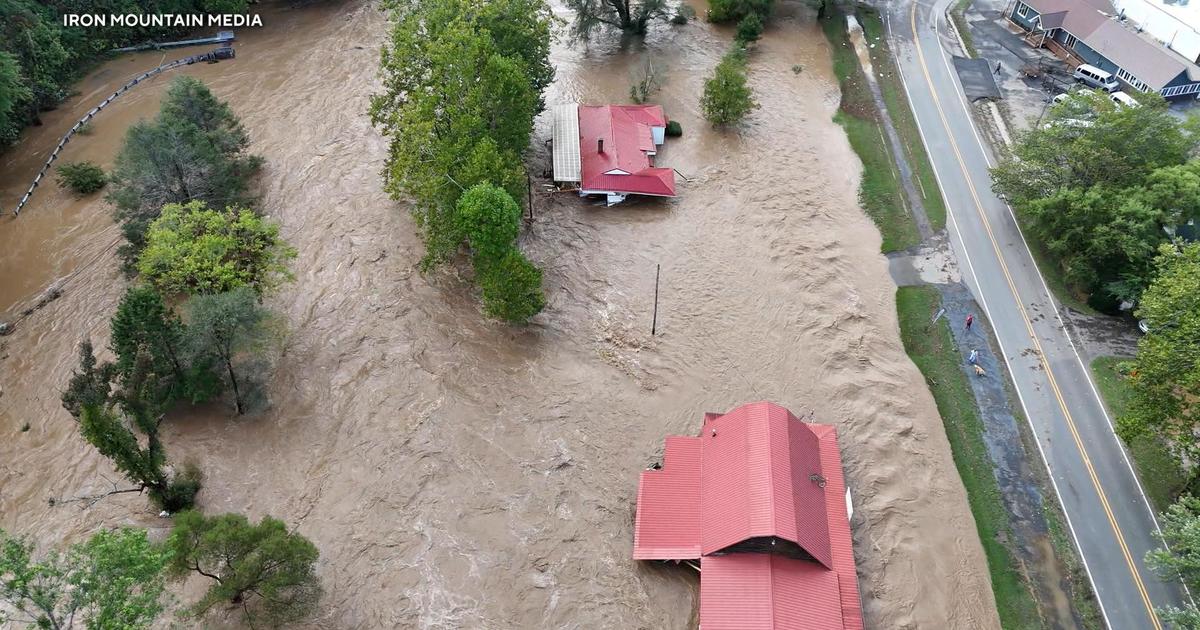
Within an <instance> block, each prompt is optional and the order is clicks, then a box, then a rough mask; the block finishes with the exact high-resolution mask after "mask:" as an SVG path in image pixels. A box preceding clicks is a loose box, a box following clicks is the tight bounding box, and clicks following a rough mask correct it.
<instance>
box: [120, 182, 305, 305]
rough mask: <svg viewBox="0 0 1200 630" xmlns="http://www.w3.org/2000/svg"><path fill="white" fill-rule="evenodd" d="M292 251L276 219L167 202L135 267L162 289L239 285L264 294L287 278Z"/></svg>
mask: <svg viewBox="0 0 1200 630" xmlns="http://www.w3.org/2000/svg"><path fill="white" fill-rule="evenodd" d="M295 256H296V250H294V249H292V248H291V247H289V246H288V245H287V243H285V242H283V240H282V239H281V238H279V224H277V223H274V222H271V221H268V220H265V219H263V218H262V217H260V216H258V215H256V214H254V213H253V212H251V211H249V210H246V209H242V208H234V207H229V208H226V209H224V210H214V209H210V208H209V207H208V206H206V205H205V204H204V202H201V201H193V202H191V203H188V204H186V205H180V204H168V205H167V206H165V207H163V209H162V214H161V216H159V217H158V218H157V219H155V220H154V222H153V223H151V224H150V226H149V228H148V230H147V231H146V247H145V249H143V250H142V253H141V255H140V256H139V257H138V261H137V269H138V271H139V272H141V274H142V277H144V278H145V279H146V280H147V281H149V282H150V283H151V284H153V285H154V286H156V287H157V288H158V289H159V290H160V291H162V292H164V293H166V294H168V295H172V294H181V293H183V294H203V293H221V292H224V291H230V290H232V289H236V288H238V287H242V286H248V287H251V288H252V289H254V290H255V291H256V292H257V293H258V294H260V295H261V294H264V293H267V292H269V291H271V290H272V289H274V288H276V287H277V286H278V285H279V284H280V282H282V281H284V280H287V279H290V277H291V276H290V274H289V273H288V270H287V264H286V263H287V261H288V260H289V259H291V258H294V257H295Z"/></svg>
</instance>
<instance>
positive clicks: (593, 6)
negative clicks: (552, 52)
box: [567, 0, 671, 41]
mask: <svg viewBox="0 0 1200 630" xmlns="http://www.w3.org/2000/svg"><path fill="white" fill-rule="evenodd" d="M567 8H569V9H571V10H572V11H574V12H575V20H574V21H573V22H572V23H571V38H572V39H573V40H584V41H586V40H588V39H591V37H592V35H593V34H595V32H596V31H598V30H600V29H604V28H611V29H616V30H619V31H622V32H625V33H631V34H634V35H642V34H645V32H646V29H647V27H648V26H649V25H650V22H651V21H652V20H663V21H665V20H668V19H670V18H671V12H670V6H669V5H668V4H667V2H666V0H567Z"/></svg>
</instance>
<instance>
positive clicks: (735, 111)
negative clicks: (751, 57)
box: [700, 50, 758, 125]
mask: <svg viewBox="0 0 1200 630" xmlns="http://www.w3.org/2000/svg"><path fill="white" fill-rule="evenodd" d="M757 106H758V105H757V104H755V102H754V97H753V95H752V94H751V92H750V86H748V85H747V84H746V55H745V53H744V52H742V51H741V50H734V51H731V52H729V53H726V55H725V56H724V57H722V58H721V63H719V64H717V67H716V69H715V70H713V76H712V78H711V79H708V80H707V81H705V82H704V95H703V96H701V98H700V109H701V110H702V111H703V112H704V117H705V118H707V119H708V121H709V122H711V123H713V124H714V125H728V124H732V123H736V122H738V121H740V120H742V119H743V118H745V117H746V114H749V113H750V111H751V110H753V109H754V108H755V107H757Z"/></svg>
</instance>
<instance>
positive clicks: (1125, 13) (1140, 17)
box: [1113, 0, 1200, 63]
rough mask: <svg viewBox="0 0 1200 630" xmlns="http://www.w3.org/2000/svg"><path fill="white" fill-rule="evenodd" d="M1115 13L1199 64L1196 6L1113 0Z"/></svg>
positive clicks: (1166, 0) (1175, 0) (1170, 0)
mask: <svg viewBox="0 0 1200 630" xmlns="http://www.w3.org/2000/svg"><path fill="white" fill-rule="evenodd" d="M1113 6H1114V7H1115V8H1116V9H1117V15H1120V16H1121V17H1122V18H1124V19H1126V20H1129V21H1131V22H1134V23H1135V24H1137V26H1138V28H1139V29H1141V30H1143V32H1145V33H1147V34H1149V35H1150V36H1151V37H1153V38H1154V39H1157V40H1158V41H1160V42H1162V43H1163V44H1165V45H1166V46H1167V47H1169V48H1170V49H1171V50H1174V51H1175V52H1177V53H1179V54H1180V55H1182V56H1183V57H1184V58H1185V59H1190V60H1192V61H1195V62H1197V63H1200V6H1197V4H1196V3H1194V2H1187V1H1184V2H1180V1H1179V0H1113Z"/></svg>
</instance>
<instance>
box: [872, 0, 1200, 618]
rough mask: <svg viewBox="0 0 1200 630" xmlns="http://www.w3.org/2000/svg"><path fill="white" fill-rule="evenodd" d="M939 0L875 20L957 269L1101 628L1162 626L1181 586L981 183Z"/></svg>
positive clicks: (985, 152) (1065, 339) (1107, 426)
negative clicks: (1156, 554)
mask: <svg viewBox="0 0 1200 630" xmlns="http://www.w3.org/2000/svg"><path fill="white" fill-rule="evenodd" d="M950 2H952V0H935V3H934V4H932V5H930V4H910V3H907V2H904V3H896V4H889V5H888V9H887V11H888V14H887V16H886V18H887V21H888V30H889V37H890V38H891V46H892V50H893V51H894V52H895V54H896V57H897V63H898V64H899V66H900V69H901V72H902V74H903V77H904V82H905V85H906V89H907V91H908V96H909V100H910V101H911V102H912V106H913V110H914V112H915V114H916V117H917V122H918V124H919V126H920V128H921V135H922V136H923V138H924V141H925V146H926V147H927V148H928V149H929V154H930V158H931V159H932V161H933V166H934V170H935V172H936V174H937V178H938V180H939V182H940V183H941V187H942V194H943V196H944V197H945V201H946V207H947V209H948V211H949V218H948V221H947V224H948V226H949V228H950V234H951V241H952V242H953V244H954V248H955V251H956V253H957V255H958V258H959V261H960V263H961V264H962V266H963V277H964V279H965V280H966V282H967V284H968V286H970V288H971V291H972V293H974V295H975V298H976V300H977V301H978V302H979V303H980V304H981V305H982V306H983V308H984V311H985V312H986V314H987V316H988V319H989V320H990V321H991V323H992V326H993V328H994V329H995V332H996V336H997V337H998V338H999V341H1000V346H1001V348H1002V350H1003V353H1004V355H1005V356H1004V359H1005V360H1006V362H1007V364H1008V367H1009V371H1010V372H1011V374H1012V378H1013V381H1014V383H1015V385H1016V389H1017V394H1018V396H1019V398H1020V401H1021V406H1022V407H1023V410H1024V413H1025V416H1026V418H1027V419H1028V420H1029V423H1030V425H1031V427H1032V430H1033V433H1034V434H1035V435H1036V436H1037V442H1038V447H1039V450H1040V451H1041V455H1042V457H1043V459H1044V460H1045V461H1046V464H1047V466H1048V467H1049V470H1050V473H1051V478H1052V479H1053V482H1054V486H1055V489H1056V490H1057V493H1058V497H1059V500H1060V501H1061V503H1062V506H1063V508H1064V510H1065V512H1066V515H1067V521H1068V525H1069V527H1070V529H1071V533H1072V535H1073V537H1074V539H1075V542H1076V545H1077V547H1078V548H1079V549H1080V551H1081V552H1082V555H1083V561H1084V565H1085V566H1086V568H1087V572H1088V575H1089V576H1090V578H1091V580H1092V584H1093V586H1094V588H1095V591H1096V594H1097V596H1098V598H1099V600H1100V607H1101V611H1102V613H1103V614H1104V618H1105V620H1106V621H1107V623H1108V626H1109V627H1110V628H1113V629H1126V628H1129V629H1136V630H1143V629H1151V628H1153V629H1156V630H1157V629H1161V628H1162V627H1163V622H1162V621H1161V620H1160V619H1159V618H1158V616H1157V615H1156V614H1155V612H1154V608H1155V607H1162V606H1169V605H1173V606H1181V605H1182V602H1183V597H1184V594H1183V592H1182V588H1181V587H1180V586H1179V585H1178V584H1175V583H1164V582H1162V581H1160V580H1159V579H1158V577H1157V576H1156V575H1155V574H1154V573H1153V571H1151V570H1150V569H1149V568H1148V567H1147V566H1146V564H1145V561H1144V557H1145V555H1146V552H1147V551H1149V550H1151V549H1153V548H1155V547H1156V546H1157V543H1156V541H1155V538H1154V536H1153V532H1154V531H1155V530H1156V528H1157V524H1156V522H1155V520H1154V514H1153V511H1152V509H1151V507H1150V505H1149V502H1148V501H1147V499H1146V497H1145V494H1144V493H1143V492H1142V489H1141V487H1140V486H1139V484H1138V481H1137V477H1136V476H1135V475H1134V473H1133V469H1132V467H1131V466H1130V462H1129V459H1128V457H1127V455H1126V453H1125V451H1124V449H1123V448H1122V446H1121V444H1120V442H1119V440H1118V438H1117V436H1116V435H1115V434H1114V433H1113V428H1112V421H1111V419H1110V418H1109V417H1108V415H1107V413H1106V412H1105V409H1104V406H1103V404H1102V403H1101V401H1100V397H1099V394H1098V393H1097V391H1096V388H1095V385H1094V384H1093V383H1092V381H1091V375H1090V373H1089V370H1088V369H1087V367H1086V366H1085V365H1084V362H1083V360H1082V359H1081V357H1080V355H1079V353H1078V352H1077V350H1076V348H1075V346H1074V344H1073V341H1072V339H1071V336H1070V334H1069V333H1068V331H1067V330H1066V328H1065V326H1064V324H1063V321H1062V319H1061V318H1060V316H1059V313H1058V310H1057V309H1058V308H1059V305H1058V303H1057V302H1055V301H1054V299H1053V298H1052V297H1051V296H1050V293H1049V290H1048V289H1047V288H1046V285H1045V282H1044V281H1043V280H1042V277H1041V275H1040V274H1039V272H1038V269H1037V266H1036V264H1035V263H1034V261H1033V257H1032V256H1031V255H1030V253H1029V249H1028V247H1027V245H1026V243H1025V241H1024V239H1023V237H1022V235H1021V232H1020V230H1019V229H1018V228H1017V225H1016V221H1015V219H1014V217H1013V215H1012V211H1011V210H1010V209H1009V208H1008V206H1007V205H1006V204H1005V203H1004V202H1003V201H1001V200H1000V199H998V198H997V197H996V196H995V195H994V194H993V193H992V191H991V180H990V178H989V176H988V167H989V166H990V165H991V164H992V163H993V156H992V154H991V152H990V150H989V149H988V148H985V146H984V143H983V141H982V140H981V137H980V135H979V134H978V132H977V131H976V129H975V127H974V122H973V121H972V119H971V116H970V114H969V112H968V108H967V104H966V101H965V99H964V98H963V96H962V91H961V86H960V85H959V82H958V78H957V77H956V76H955V73H954V71H953V69H952V63H951V57H950V53H948V52H946V48H945V46H946V45H948V42H949V41H951V40H950V37H952V35H950V34H949V29H950V28H951V27H950V26H949V24H948V23H947V20H946V18H945V15H944V12H945V10H946V7H947V5H949V4H950ZM952 324H953V325H957V326H961V325H962V322H952Z"/></svg>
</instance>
